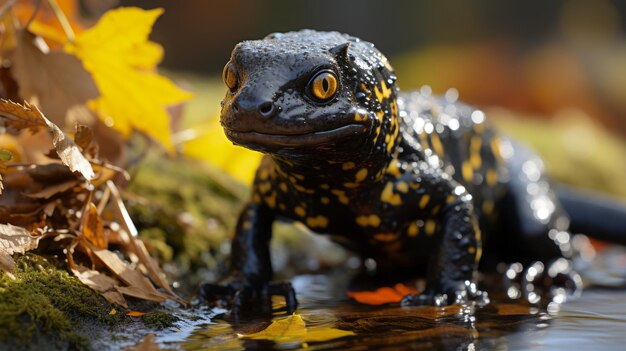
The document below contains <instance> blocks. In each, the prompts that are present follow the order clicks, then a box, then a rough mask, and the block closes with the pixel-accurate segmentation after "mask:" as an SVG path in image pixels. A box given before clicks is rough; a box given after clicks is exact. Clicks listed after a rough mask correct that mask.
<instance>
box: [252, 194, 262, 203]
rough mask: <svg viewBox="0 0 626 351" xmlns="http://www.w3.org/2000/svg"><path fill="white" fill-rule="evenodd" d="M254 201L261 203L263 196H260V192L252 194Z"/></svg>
mask: <svg viewBox="0 0 626 351" xmlns="http://www.w3.org/2000/svg"><path fill="white" fill-rule="evenodd" d="M252 202H254V203H255V204H260V203H261V197H260V196H259V194H254V195H252Z"/></svg>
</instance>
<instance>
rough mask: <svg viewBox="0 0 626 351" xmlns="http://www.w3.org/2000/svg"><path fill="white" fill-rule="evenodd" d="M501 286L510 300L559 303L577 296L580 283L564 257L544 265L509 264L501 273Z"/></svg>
mask: <svg viewBox="0 0 626 351" xmlns="http://www.w3.org/2000/svg"><path fill="white" fill-rule="evenodd" d="M504 283H505V284H504V285H505V288H506V289H507V295H508V296H509V297H510V298H512V299H518V298H522V297H523V298H525V299H526V300H527V301H528V302H529V303H531V304H538V305H544V304H548V303H550V302H557V303H562V302H565V301H567V300H568V299H572V298H576V297H578V296H580V294H581V292H582V289H583V284H582V279H581V277H580V275H579V274H578V273H577V272H576V271H575V270H574V269H573V268H572V264H571V262H570V261H569V260H567V259H565V258H559V259H557V260H555V261H554V262H552V263H551V264H550V265H548V266H547V268H546V266H545V265H544V264H543V263H541V262H534V263H532V264H530V265H528V266H527V267H526V268H524V267H523V266H522V265H521V264H520V263H513V264H511V265H510V266H509V267H508V269H507V270H506V272H505V278H504Z"/></svg>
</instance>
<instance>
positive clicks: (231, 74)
mask: <svg viewBox="0 0 626 351" xmlns="http://www.w3.org/2000/svg"><path fill="white" fill-rule="evenodd" d="M222 79H224V83H225V84H226V86H227V87H228V89H230V91H235V90H236V89H237V85H238V83H239V79H238V77H237V71H235V67H234V65H233V63H232V62H228V63H227V64H226V66H224V72H222Z"/></svg>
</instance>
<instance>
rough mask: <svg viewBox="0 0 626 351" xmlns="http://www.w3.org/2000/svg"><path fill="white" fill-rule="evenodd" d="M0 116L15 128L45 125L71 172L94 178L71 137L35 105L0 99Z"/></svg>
mask: <svg viewBox="0 0 626 351" xmlns="http://www.w3.org/2000/svg"><path fill="white" fill-rule="evenodd" d="M0 116H1V117H4V118H5V120H6V121H7V124H8V125H10V126H12V127H14V128H17V129H27V128H28V129H30V130H31V131H33V132H36V131H37V130H38V129H39V128H41V127H44V126H45V127H47V128H48V132H49V133H50V136H52V144H53V145H54V149H55V150H56V152H57V154H58V155H59V158H60V159H61V162H63V164H64V165H66V166H67V167H69V169H70V170H71V171H72V172H79V173H80V174H82V176H83V177H85V179H87V180H91V179H93V178H94V176H95V174H94V172H93V168H92V167H91V164H90V163H89V161H87V159H86V158H85V156H83V154H82V153H81V152H80V150H79V149H78V147H77V146H76V144H75V143H74V141H73V140H72V139H70V138H69V137H68V136H67V135H65V134H64V133H63V131H61V129H60V128H59V127H58V126H57V125H56V124H54V123H52V122H51V121H50V120H49V119H47V118H46V117H45V116H44V115H43V114H42V113H41V111H39V109H38V108H37V106H35V105H31V104H29V103H28V102H25V103H24V105H20V104H18V103H15V102H12V101H8V100H4V99H2V100H0Z"/></svg>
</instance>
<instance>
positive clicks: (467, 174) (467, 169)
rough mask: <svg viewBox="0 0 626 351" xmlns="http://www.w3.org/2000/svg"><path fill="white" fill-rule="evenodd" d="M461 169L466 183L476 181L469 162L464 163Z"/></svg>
mask: <svg viewBox="0 0 626 351" xmlns="http://www.w3.org/2000/svg"><path fill="white" fill-rule="evenodd" d="M461 167H462V168H461V172H462V175H463V179H465V181H466V182H471V181H472V179H474V170H473V169H472V165H470V163H469V162H467V161H464V162H463V165H462V166H461Z"/></svg>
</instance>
